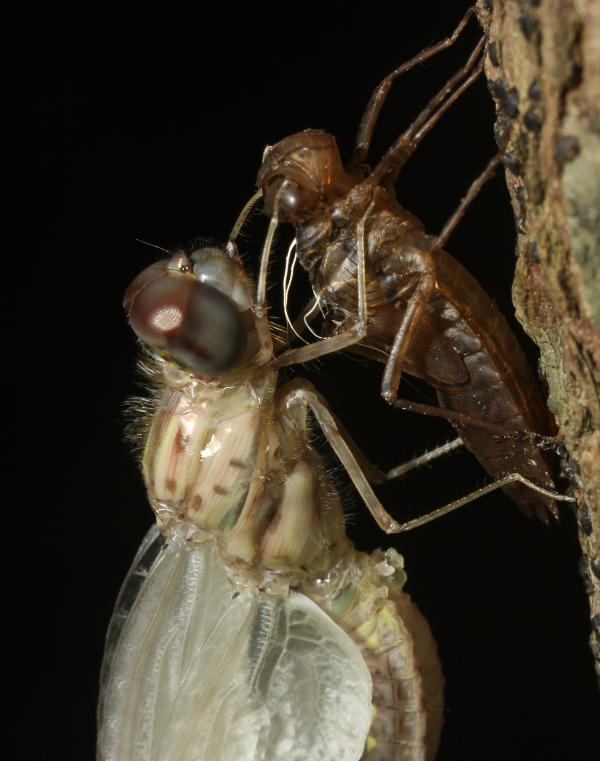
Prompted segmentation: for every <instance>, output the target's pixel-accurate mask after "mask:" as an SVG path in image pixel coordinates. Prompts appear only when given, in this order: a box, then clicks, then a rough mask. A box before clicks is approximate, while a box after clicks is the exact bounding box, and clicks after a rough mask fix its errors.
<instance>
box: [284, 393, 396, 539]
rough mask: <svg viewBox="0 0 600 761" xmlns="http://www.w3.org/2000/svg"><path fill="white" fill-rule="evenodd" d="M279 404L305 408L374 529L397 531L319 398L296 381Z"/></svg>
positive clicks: (333, 419) (390, 532) (392, 519)
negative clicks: (327, 443) (360, 501)
mask: <svg viewBox="0 0 600 761" xmlns="http://www.w3.org/2000/svg"><path fill="white" fill-rule="evenodd" d="M281 400H282V403H283V404H284V405H285V406H286V407H288V408H289V407H290V406H294V405H297V404H302V405H306V406H308V407H309V409H310V411H311V412H312V414H313V415H314V417H315V419H316V421H317V423H318V424H319V426H320V428H321V430H322V431H323V434H324V436H325V438H326V439H327V441H328V442H329V444H330V445H331V448H332V449H333V451H334V452H335V454H336V455H337V457H338V458H339V460H340V462H341V463H342V465H343V466H344V468H345V470H346V472H347V473H348V475H349V476H350V479H351V481H352V483H353V484H354V486H355V487H356V489H357V490H358V493H359V494H360V496H361V498H362V500H363V502H364V503H365V505H366V506H367V508H368V510H369V512H370V513H371V515H372V516H373V518H374V519H375V521H376V523H377V525H378V526H379V527H380V528H381V529H382V530H383V531H385V532H386V533H387V534H395V533H397V532H398V531H400V524H399V523H398V522H397V521H396V520H394V518H392V516H391V515H390V514H389V513H388V512H387V510H386V509H385V508H384V507H383V505H382V504H381V502H380V501H379V499H378V498H377V496H376V494H375V492H374V491H373V489H372V488H371V486H370V484H369V481H368V479H367V477H366V475H365V474H364V472H363V470H362V469H361V467H360V465H359V464H358V461H357V458H356V457H355V455H354V453H353V451H352V449H351V447H350V446H349V444H348V443H347V441H346V440H345V439H344V437H343V435H342V432H341V431H340V427H339V426H338V424H337V422H336V420H335V418H334V416H333V415H332V413H331V412H330V410H329V407H328V406H327V403H326V402H325V400H324V399H323V397H322V396H321V395H320V394H319V393H318V392H317V391H316V390H315V389H314V388H313V387H312V386H311V385H310V384H309V383H308V382H307V381H304V380H296V381H292V382H291V383H290V384H289V385H288V386H287V387H286V388H285V389H283V393H282V397H281Z"/></svg>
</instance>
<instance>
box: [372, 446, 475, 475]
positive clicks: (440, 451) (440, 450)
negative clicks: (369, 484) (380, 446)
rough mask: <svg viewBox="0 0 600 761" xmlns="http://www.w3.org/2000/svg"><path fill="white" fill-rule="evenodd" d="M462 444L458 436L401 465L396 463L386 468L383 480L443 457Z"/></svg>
mask: <svg viewBox="0 0 600 761" xmlns="http://www.w3.org/2000/svg"><path fill="white" fill-rule="evenodd" d="M463 445H464V442H463V440H462V439H461V438H460V436H459V437H458V438H456V439H452V441H447V442H446V443H445V444H442V445H441V446H439V447H436V448H435V449H430V450H429V452H424V453H423V454H422V455H419V456H418V457H414V458H413V459H412V460H408V461H407V462H403V463H402V465H397V466H396V467H395V468H392V469H391V470H388V472H387V473H386V474H385V480H386V481H391V480H392V479H393V478H399V477H400V476H403V475H404V474H405V473H408V472H409V471H411V470H414V469H415V468H420V467H421V466H422V465H428V464H429V463H430V462H433V460H436V459H437V458H438V457H443V456H444V455H446V454H449V453H450V452H453V451H454V450H455V449H458V448H459V447H462V446H463Z"/></svg>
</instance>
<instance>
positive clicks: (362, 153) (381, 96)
mask: <svg viewBox="0 0 600 761" xmlns="http://www.w3.org/2000/svg"><path fill="white" fill-rule="evenodd" d="M474 12H475V7H474V6H472V7H471V8H469V9H468V10H467V12H466V13H465V15H464V16H463V17H462V19H461V20H460V23H459V24H458V26H457V27H456V29H455V30H454V31H453V32H452V34H451V35H450V36H449V37H446V38H445V39H443V40H440V42H437V43H436V44H435V45H432V46H431V47H429V48H425V49H424V50H421V51H420V52H419V53H417V55H416V56H414V57H413V58H411V59H410V60H408V61H405V62H404V63H403V64H401V65H400V66H398V68H397V69H394V71H392V72H391V73H390V74H388V75H387V76H386V77H384V78H383V79H382V80H381V82H380V83H379V85H378V86H377V87H376V88H375V90H374V92H373V94H372V95H371V98H370V100H369V102H368V103H367V107H366V108H365V112H364V114H363V116H362V119H361V120H360V125H359V128H358V133H357V135H356V143H355V147H354V153H353V154H352V158H351V159H350V162H349V163H350V166H352V167H358V166H360V164H362V163H363V162H364V161H365V159H366V157H367V153H368V152H369V146H370V144H371V138H372V137H373V130H374V129H375V124H376V123H377V119H378V118H379V114H380V112H381V108H382V106H383V104H384V102H385V99H386V98H387V95H388V92H389V90H390V87H391V86H392V84H393V83H394V81H395V80H396V79H398V77H399V76H400V75H402V74H405V73H406V72H407V71H410V69H413V68H414V67H415V66H418V65H419V64H422V63H423V62H424V61H427V59H429V58H432V57H433V56H434V55H437V54H438V53H441V52H442V51H443V50H446V48H449V47H450V46H451V45H453V44H454V43H455V42H456V40H457V39H458V37H459V36H460V34H461V32H462V30H463V29H464V28H465V26H466V25H467V22H468V21H469V18H470V17H471V16H472V15H473V13H474Z"/></svg>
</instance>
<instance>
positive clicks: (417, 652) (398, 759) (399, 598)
mask: <svg viewBox="0 0 600 761" xmlns="http://www.w3.org/2000/svg"><path fill="white" fill-rule="evenodd" d="M345 563H346V569H348V568H349V569H351V570H346V571H345V572H344V574H343V580H342V581H340V583H339V586H338V587H337V589H336V591H335V593H334V594H333V596H332V597H331V596H330V597H329V598H328V599H323V598H322V597H320V596H319V595H318V594H317V595H316V596H315V595H311V596H313V599H315V601H316V602H317V603H318V604H319V605H320V606H321V607H322V608H324V609H325V610H326V611H327V612H328V613H329V615H330V616H331V617H332V618H333V619H334V620H335V621H336V622H337V623H338V624H339V625H340V626H341V627H342V628H343V629H344V630H345V631H346V632H347V633H348V634H349V635H350V637H352V639H353V640H354V641H355V642H356V644H357V645H358V646H359V647H360V649H361V652H362V654H363V657H364V659H365V662H366V664H367V666H368V668H369V671H370V672H371V677H372V679H373V698H372V703H373V719H372V724H371V729H370V732H369V736H368V738H367V744H366V747H365V752H364V754H363V757H362V761H431V760H432V759H433V758H434V757H435V752H436V750H437V746H438V742H439V735H440V730H441V726H442V710H443V681H444V680H443V677H442V672H441V667H440V664H439V661H438V657H437V649H436V645H435V641H434V639H433V636H432V634H431V631H430V629H429V626H428V624H427V622H426V621H425V619H424V618H423V616H422V615H421V613H420V612H419V610H418V608H417V606H416V605H415V604H414V603H413V602H412V600H411V599H410V597H409V596H408V595H407V594H406V593H405V592H403V591H402V585H403V584H404V581H405V579H406V575H405V574H404V571H403V569H402V565H403V559H402V557H401V556H400V555H399V554H398V553H397V552H396V551H395V550H393V549H392V550H387V551H386V552H382V551H381V550H376V551H375V552H374V553H373V554H372V555H366V554H364V553H359V552H356V553H354V557H353V558H346V559H345ZM309 594H310V593H309Z"/></svg>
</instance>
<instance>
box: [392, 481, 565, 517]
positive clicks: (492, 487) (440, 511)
mask: <svg viewBox="0 0 600 761" xmlns="http://www.w3.org/2000/svg"><path fill="white" fill-rule="evenodd" d="M514 483H521V484H523V485H524V486H527V487H528V488H529V489H532V490H533V491H536V492H539V493H540V494H543V495H544V496H545V497H549V498H550V499H555V500H557V501H559V502H576V499H575V497H568V496H566V495H565V494H559V493H558V492H554V491H550V490H549V489H544V488H543V487H542V486H538V485H537V484H535V483H533V481H530V480H529V479H528V478H525V476H522V475H521V474H520V473H509V474H508V475H506V476H504V477H503V478H499V479H498V480H497V481H493V482H492V483H491V484H487V485H486V486H482V487H481V489H476V490H475V491H473V492H471V493H470V494H467V495H466V496H464V497H461V498H460V499H456V500H454V501H453V502H449V503H448V504H447V505H444V506H443V507H438V508H437V510H433V511H432V512H430V513H427V515H422V516H421V517H420V518H415V519H414V520H410V521H406V523H402V524H401V525H400V528H399V529H398V531H399V532H401V531H410V530H411V529H413V528H417V527H418V526H423V525H424V524H425V523H430V522H431V521H433V520H435V519H436V518H441V517H442V516H443V515H447V514H448V513H451V512H452V511H453V510H457V509H458V508H459V507H462V506H463V505H466V504H468V503H469V502H473V501H474V500H476V499H479V497H483V496H485V495H486V494H489V493H490V492H493V491H496V489H503V488H504V487H505V486H510V484H514Z"/></svg>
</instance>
